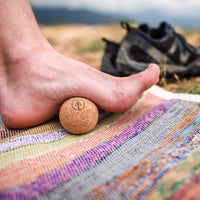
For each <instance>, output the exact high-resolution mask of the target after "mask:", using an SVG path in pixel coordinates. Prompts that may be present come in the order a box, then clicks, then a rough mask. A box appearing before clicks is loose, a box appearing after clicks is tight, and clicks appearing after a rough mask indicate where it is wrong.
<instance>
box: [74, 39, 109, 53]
mask: <svg viewBox="0 0 200 200" xmlns="http://www.w3.org/2000/svg"><path fill="white" fill-rule="evenodd" d="M104 47H105V44H104V42H102V41H101V40H95V41H94V42H92V43H91V44H90V45H88V46H86V47H80V48H78V49H77V53H78V54H84V53H88V52H90V53H94V52H98V51H103V50H104Z"/></svg>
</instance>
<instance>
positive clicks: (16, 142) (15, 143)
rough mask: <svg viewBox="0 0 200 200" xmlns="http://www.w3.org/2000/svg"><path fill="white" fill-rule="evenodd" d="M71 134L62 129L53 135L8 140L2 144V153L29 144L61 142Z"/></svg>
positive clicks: (0, 149)
mask: <svg viewBox="0 0 200 200" xmlns="http://www.w3.org/2000/svg"><path fill="white" fill-rule="evenodd" d="M68 134H69V133H68V132H67V131H66V130H65V129H63V128H61V129H59V130H57V131H55V132H51V133H43V134H35V135H25V136H21V137H17V138H14V139H12V140H8V141H6V142H4V143H1V144H0V153H1V152H4V151H8V150H10V149H14V148H17V147H20V146H26V145H28V144H37V143H48V142H52V141H55V140H59V139H61V138H63V137H64V136H66V135H68Z"/></svg>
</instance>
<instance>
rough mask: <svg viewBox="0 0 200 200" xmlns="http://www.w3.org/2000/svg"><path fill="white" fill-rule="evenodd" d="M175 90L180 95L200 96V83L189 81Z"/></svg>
mask: <svg viewBox="0 0 200 200" xmlns="http://www.w3.org/2000/svg"><path fill="white" fill-rule="evenodd" d="M175 90H176V92H178V93H189V94H200V83H198V82H191V81H188V83H186V84H183V85H182V86H180V85H178V86H176V87H175Z"/></svg>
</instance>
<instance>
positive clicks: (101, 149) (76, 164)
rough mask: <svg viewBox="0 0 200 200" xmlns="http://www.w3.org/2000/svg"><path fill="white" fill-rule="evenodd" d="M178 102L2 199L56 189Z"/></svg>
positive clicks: (166, 104) (160, 107) (158, 109)
mask: <svg viewBox="0 0 200 200" xmlns="http://www.w3.org/2000/svg"><path fill="white" fill-rule="evenodd" d="M176 102H178V100H170V101H164V102H163V103H161V104H159V105H158V106H156V107H155V108H154V109H152V110H151V111H150V112H149V113H147V114H146V115H144V116H143V117H141V118H140V119H138V120H136V121H134V122H133V124H132V125H131V126H129V127H128V128H126V129H124V130H122V131H121V134H120V135H116V136H115V137H114V138H112V139H110V140H109V141H107V142H105V143H102V144H99V145H98V146H97V147H95V148H93V149H90V150H88V151H87V152H86V153H84V154H83V155H81V156H79V157H78V158H76V159H74V160H73V161H72V162H70V163H68V164H65V165H64V166H62V167H60V168H58V169H54V170H52V171H50V172H48V173H45V174H43V175H41V176H39V177H38V179H37V180H36V181H33V182H31V183H29V184H26V185H23V186H21V187H18V188H13V189H10V190H8V191H5V192H2V193H1V194H0V198H3V199H9V198H16V199H20V198H22V199H28V198H30V195H31V198H33V197H37V196H39V195H40V194H43V193H45V192H47V191H49V190H51V189H53V188H55V187H56V186H58V185H59V184H61V183H63V182H66V181H68V180H70V178H72V177H73V176H75V175H78V174H79V173H81V172H83V171H84V170H87V169H89V168H90V167H93V166H94V165H95V164H97V163H98V162H101V160H102V159H103V158H104V157H105V156H106V155H108V154H110V153H111V152H112V151H113V150H114V149H115V148H117V147H119V146H120V145H121V144H122V143H124V142H126V141H127V140H128V139H129V138H131V137H134V136H135V135H137V134H139V133H140V132H141V131H142V130H143V129H144V128H145V127H147V126H148V125H149V124H150V123H151V122H152V121H153V120H155V119H156V118H157V117H159V116H160V115H162V113H163V112H164V111H165V110H166V109H167V108H168V107H169V106H170V105H172V104H174V103H176ZM141 122H142V123H141ZM36 191H37V192H36ZM22 196H23V197H22Z"/></svg>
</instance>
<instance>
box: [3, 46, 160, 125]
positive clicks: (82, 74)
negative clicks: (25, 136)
mask: <svg viewBox="0 0 200 200" xmlns="http://www.w3.org/2000/svg"><path fill="white" fill-rule="evenodd" d="M4 65H6V66H3V67H2V69H1V70H0V73H1V77H0V113H1V116H2V120H3V122H4V124H5V125H6V126H7V127H11V128H25V127H31V126H35V125H38V124H41V123H43V122H45V121H47V120H49V119H51V118H52V117H54V116H56V115H57V114H58V110H59V107H60V105H61V103H62V102H63V101H64V100H65V99H67V98H69V97H72V96H81V97H86V98H89V99H91V100H92V101H93V102H95V103H96V104H97V105H98V106H99V107H100V108H102V109H104V110H107V111H110V112H121V111H125V110H127V109H128V108H130V107H131V106H133V105H134V104H135V103H136V101H137V100H138V98H139V97H140V96H141V94H142V92H143V91H144V90H146V89H148V88H149V87H151V86H152V85H153V84H155V83H156V82H157V81H158V78H159V73H160V71H159V67H158V66H157V65H155V64H151V65H150V67H149V68H148V69H147V70H146V71H144V72H141V73H139V74H137V75H132V76H129V77H126V78H118V77H113V76H111V75H108V74H104V73H102V72H100V71H98V70H96V69H93V68H91V67H89V66H87V65H86V64H83V63H81V62H78V61H75V60H72V59H69V58H66V57H64V56H62V55H60V54H58V53H57V52H55V51H54V50H53V49H51V48H46V50H45V51H41V50H37V51H36V50H26V51H20V55H17V56H16V57H15V58H14V59H12V60H11V61H9V62H8V61H7V62H6V64H5V63H4Z"/></svg>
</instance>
